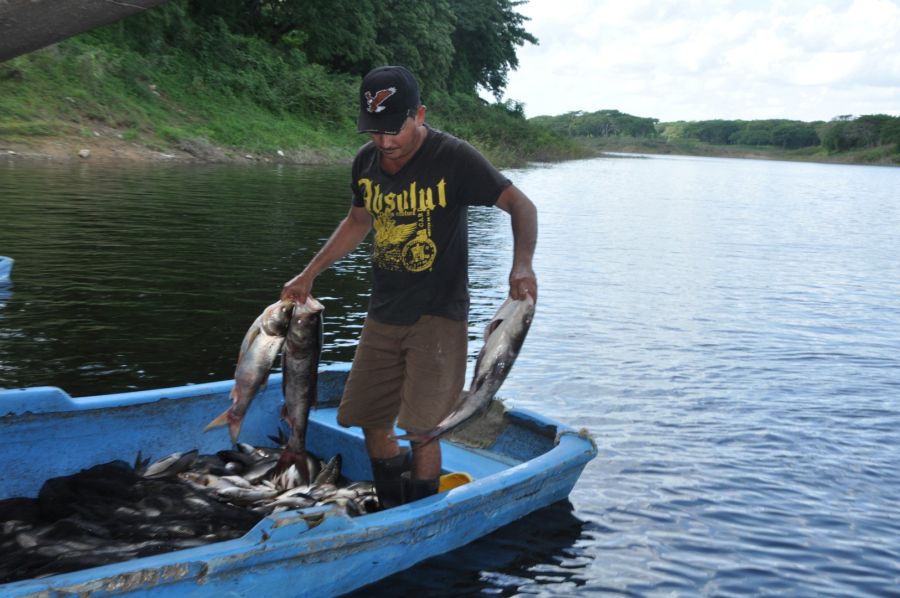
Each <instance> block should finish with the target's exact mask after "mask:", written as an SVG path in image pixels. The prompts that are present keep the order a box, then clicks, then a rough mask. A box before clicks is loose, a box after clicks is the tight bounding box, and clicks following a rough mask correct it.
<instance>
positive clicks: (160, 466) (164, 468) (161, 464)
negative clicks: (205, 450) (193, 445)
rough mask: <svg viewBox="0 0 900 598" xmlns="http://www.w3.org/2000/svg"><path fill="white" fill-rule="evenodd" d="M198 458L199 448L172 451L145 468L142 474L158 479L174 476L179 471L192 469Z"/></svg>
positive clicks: (150, 478)
mask: <svg viewBox="0 0 900 598" xmlns="http://www.w3.org/2000/svg"><path fill="white" fill-rule="evenodd" d="M196 460H197V449H194V450H192V451H186V452H178V453H172V454H171V455H169V456H167V457H163V458H162V459H160V460H159V461H156V462H155V463H151V464H150V465H148V466H147V468H146V469H144V470H143V471H142V472H141V473H140V475H141V477H144V478H146V479H148V480H158V479H162V478H168V477H174V476H176V475H178V474H179V473H182V472H185V471H187V470H188V469H190V467H191V465H193V464H194V461H196Z"/></svg>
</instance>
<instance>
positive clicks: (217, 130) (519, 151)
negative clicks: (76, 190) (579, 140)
mask: <svg viewBox="0 0 900 598" xmlns="http://www.w3.org/2000/svg"><path fill="white" fill-rule="evenodd" d="M463 4H464V3H458V2H456V1H455V0H454V1H451V0H421V1H420V0H385V1H379V2H375V0H335V1H334V2H330V3H315V2H312V1H306V0H287V1H284V2H281V1H272V2H261V1H254V0H222V1H217V2H213V1H212V0H170V1H169V2H167V3H165V4H163V5H161V6H159V7H157V8H155V9H152V10H148V11H146V12H144V13H141V14H139V15H135V16H133V17H129V18H128V19H124V20H122V21H119V22H117V23H115V24H112V25H110V26H107V27H104V28H101V29H98V30H95V31H93V32H90V33H87V34H83V35H81V36H78V37H76V38H72V39H69V40H66V41H65V42H62V43H60V44H57V45H55V46H51V47H49V48H45V49H43V50H40V51H37V52H33V53H31V54H28V55H26V56H22V57H19V58H17V59H15V60H12V61H8V62H6V63H3V64H2V65H0V132H2V133H3V134H4V136H5V137H6V138H7V139H10V138H13V137H15V138H26V137H28V136H35V135H47V134H55V135H65V134H73V135H83V134H87V135H91V136H93V131H95V130H97V129H98V128H102V127H103V126H107V127H112V128H114V129H116V130H117V131H116V132H117V133H118V135H119V137H121V138H123V139H125V140H127V141H135V142H140V143H142V144H145V145H148V146H150V147H153V148H157V149H160V150H165V149H166V148H185V147H191V148H195V149H197V150H198V151H205V150H206V149H208V150H210V151H219V153H220V154H221V151H224V152H225V153H226V155H227V154H228V153H229V151H231V153H232V154H237V153H238V152H240V155H243V154H244V153H248V152H252V153H257V152H262V153H266V152H270V153H271V152H274V151H275V150H279V149H280V150H283V151H285V152H290V151H292V150H293V151H295V152H299V153H303V154H305V155H310V154H316V155H318V156H323V157H324V156H327V157H328V158H331V159H334V158H340V159H348V158H349V157H350V156H352V153H353V151H354V150H355V149H356V148H357V147H359V145H360V144H361V143H362V142H363V141H364V138H363V137H361V136H359V135H358V134H357V133H356V131H355V122H356V111H357V93H358V85H359V80H360V76H361V74H362V73H363V72H365V71H367V70H368V69H369V68H370V67H371V66H375V65H376V64H383V63H386V62H393V63H401V64H406V65H408V66H410V67H411V68H412V69H413V70H414V72H416V74H417V76H419V78H420V80H421V82H422V88H423V98H424V100H425V101H426V103H427V105H428V106H429V108H430V110H429V121H431V122H437V123H438V124H439V126H441V127H442V128H445V129H446V130H448V131H451V132H454V133H456V134H459V135H460V136H463V137H465V138H467V139H469V140H470V141H471V142H472V143H473V144H475V145H478V146H479V147H480V148H481V149H483V150H484V151H485V152H486V153H488V154H489V155H490V156H492V157H493V158H494V159H495V160H496V161H497V162H498V163H499V164H501V165H510V164H519V163H522V162H524V161H527V160H533V159H541V160H548V159H560V158H564V157H570V156H573V155H584V152H585V150H584V148H583V147H581V146H578V145H577V144H575V143H573V142H572V141H571V140H568V139H565V138H563V137H561V136H559V135H558V134H555V133H552V132H550V131H548V130H546V129H544V128H541V127H535V126H533V125H531V124H529V123H528V122H527V121H526V120H525V118H524V114H523V110H522V106H521V105H520V104H517V103H515V102H507V103H502V104H501V103H497V104H488V103H486V102H484V101H483V100H481V99H480V98H478V97H477V95H476V93H475V88H476V87H477V85H478V84H479V82H477V81H470V82H469V83H468V87H467V91H453V92H451V91H450V90H449V82H450V81H451V79H452V77H451V70H452V68H453V66H452V65H453V64H454V57H457V56H459V52H458V51H457V50H456V49H455V48H454V47H453V39H454V37H453V36H454V32H455V31H456V23H457V16H456V13H455V12H454V10H455V9H456V8H458V7H459V6H462V5H463ZM487 4H488V5H490V6H492V7H494V8H495V9H496V8H497V7H501V8H503V7H506V9H507V10H512V7H513V6H515V3H511V2H493V3H492V2H488V3H487ZM458 5H459V6H458ZM473 6H474V4H473ZM470 8H471V7H470ZM498 14H503V13H502V11H500V12H497V10H494V12H490V11H487V12H486V13H485V15H486V16H485V17H484V18H490V19H493V18H495V17H496V16H497V15H498ZM360 16H362V17H364V18H357V17H360ZM513 20H514V23H513V25H512V26H511V27H512V28H513V29H515V26H517V25H516V23H518V24H521V20H519V21H516V20H515V19H513ZM469 25H472V26H473V27H474V25H475V24H474V23H469ZM479 26H480V27H481V29H479V30H480V31H488V30H489V29H487V28H486V27H487V24H485V23H482V24H481V25H479ZM492 26H493V27H495V28H497V30H498V31H499V30H502V29H503V27H505V25H503V24H502V23H494V24H493V25H492ZM476 29H477V28H476ZM473 30H475V29H473ZM498 35H499V34H498ZM504 35H506V34H504ZM503 39H506V40H507V41H508V42H509V43H513V45H515V42H514V41H512V40H513V39H514V37H509V36H508V35H507V37H505V38H503ZM523 39H524V38H523ZM510 47H513V46H510ZM474 51H475V50H474V49H464V50H463V53H466V52H474ZM497 56H502V55H500V54H498V55H497ZM495 58H496V57H495ZM507 58H508V59H509V60H507V61H506V62H505V63H503V62H502V60H501V62H499V63H495V64H494V65H493V66H494V67H495V68H496V69H500V70H501V71H502V70H503V69H504V68H507V67H508V66H509V65H510V64H513V63H514V60H513V59H514V53H513V54H512V58H510V57H509V56H507ZM473 60H474V59H473ZM497 60H500V59H499V58H497ZM487 62H489V61H487ZM487 62H485V64H487ZM472 64H474V62H472ZM481 72H482V74H484V73H488V72H490V68H488V67H485V69H483V70H482V71H481ZM503 72H505V71H503ZM485 76H486V75H485ZM484 81H488V82H489V83H490V81H493V82H494V84H496V83H497V81H498V79H496V78H494V79H490V78H486V79H484ZM213 146H215V147H213ZM216 148H220V150H221V151H220V150H217V149H216ZM229 148H231V150H229ZM328 158H326V159H328Z"/></svg>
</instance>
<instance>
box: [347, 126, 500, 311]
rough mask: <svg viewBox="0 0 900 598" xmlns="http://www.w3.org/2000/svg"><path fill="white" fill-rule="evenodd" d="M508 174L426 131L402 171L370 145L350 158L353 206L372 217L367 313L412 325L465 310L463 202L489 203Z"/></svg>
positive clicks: (469, 148)
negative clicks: (387, 168) (392, 169)
mask: <svg viewBox="0 0 900 598" xmlns="http://www.w3.org/2000/svg"><path fill="white" fill-rule="evenodd" d="M510 184H511V183H510V181H509V179H507V178H506V177H504V176H503V175H502V174H500V172H498V171H497V169H496V168H494V167H493V166H492V165H491V163H490V162H488V161H487V160H486V159H485V158H484V156H482V155H481V154H480V153H479V152H478V151H477V150H476V149H475V148H473V147H472V146H471V145H469V144H468V143H466V142H465V141H461V140H460V139H457V138H456V137H453V136H452V135H449V134H447V133H444V132H442V131H438V130H436V129H432V128H428V136H427V137H426V138H425V141H424V142H423V143H422V146H421V147H420V148H419V150H418V151H417V152H416V153H415V154H414V155H413V156H412V158H411V159H410V161H409V162H407V163H406V164H405V165H404V166H403V168H401V169H400V171H399V172H397V173H396V174H393V175H390V174H387V173H386V172H384V171H383V170H382V168H381V160H380V155H379V152H378V150H377V148H376V147H375V145H374V144H372V143H367V144H366V145H365V146H363V147H362V149H360V151H359V153H357V155H356V158H355V159H354V160H353V179H352V184H351V187H352V189H353V205H355V206H357V207H364V208H366V210H367V211H368V212H369V213H370V214H371V215H372V219H373V223H374V242H373V249H372V272H373V284H372V296H371V298H370V299H369V316H371V317H372V318H374V319H375V320H378V321H379V322H383V323H385V324H397V325H409V324H413V323H415V322H416V320H418V319H419V317H420V316H422V315H426V314H427V315H434V316H442V317H445V318H450V319H452V320H465V319H467V317H468V313H469V290H468V285H469V274H468V259H469V253H468V249H469V248H468V220H467V215H468V211H467V207H468V206H492V205H494V203H495V202H496V201H497V199H498V198H499V197H500V194H501V193H502V192H503V190H504V189H505V188H506V187H507V186H508V185H510Z"/></svg>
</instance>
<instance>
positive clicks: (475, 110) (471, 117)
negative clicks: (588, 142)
mask: <svg viewBox="0 0 900 598" xmlns="http://www.w3.org/2000/svg"><path fill="white" fill-rule="evenodd" d="M428 115H429V116H428V119H429V121H430V122H431V123H432V124H433V125H435V126H437V127H438V128H441V129H443V130H445V131H447V132H448V133H452V134H454V135H456V136H457V137H460V138H462V139H465V140H466V141H468V142H470V143H471V144H472V145H474V146H476V147H477V148H478V149H480V150H481V151H482V152H484V153H485V155H487V156H488V157H489V159H491V160H493V161H495V162H497V163H499V164H504V165H516V164H522V163H524V162H526V161H528V160H533V161H551V160H560V159H564V158H572V157H584V156H585V155H587V154H588V153H589V152H588V151H587V150H586V148H585V146H583V145H580V144H578V143H577V142H575V141H573V140H572V139H570V138H566V137H565V136H563V135H560V134H559V133H557V132H555V131H552V130H550V129H548V128H546V127H542V126H539V125H534V124H533V123H531V122H530V121H528V120H526V119H525V113H524V109H523V106H522V104H520V103H518V102H515V101H507V102H495V103H487V102H485V101H484V100H482V99H481V98H479V97H476V96H473V95H471V94H464V93H453V94H449V93H437V94H434V96H433V97H432V100H431V103H430V104H429V110H428Z"/></svg>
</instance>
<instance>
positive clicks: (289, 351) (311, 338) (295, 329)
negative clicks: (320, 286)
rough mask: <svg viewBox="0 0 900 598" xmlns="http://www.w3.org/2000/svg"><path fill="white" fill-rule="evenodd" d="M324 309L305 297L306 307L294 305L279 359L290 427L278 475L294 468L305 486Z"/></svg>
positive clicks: (309, 474)
mask: <svg viewBox="0 0 900 598" xmlns="http://www.w3.org/2000/svg"><path fill="white" fill-rule="evenodd" d="M324 309H325V308H324V307H323V305H322V304H321V303H319V302H318V301H316V300H315V299H314V298H313V297H308V298H307V300H306V303H303V304H299V303H298V304H295V305H294V312H293V314H292V315H291V323H290V326H288V332H287V338H286V340H285V343H284V351H283V353H282V356H281V359H282V371H283V373H284V377H283V379H282V391H283V393H284V407H283V408H282V411H281V417H282V418H283V419H284V420H285V421H286V422H287V423H288V425H289V426H290V436H289V437H288V440H287V444H286V446H285V449H284V451H283V452H282V454H281V459H280V461H279V465H278V471H284V470H285V469H286V468H287V467H288V466H290V465H291V464H294V465H296V466H297V470H298V471H299V473H300V483H302V484H308V483H309V482H310V480H311V479H312V472H311V471H310V468H309V466H308V464H307V455H306V427H307V423H308V422H309V410H310V409H311V408H312V407H313V406H315V404H316V390H317V385H318V374H319V356H320V355H321V353H322V310H324Z"/></svg>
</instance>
